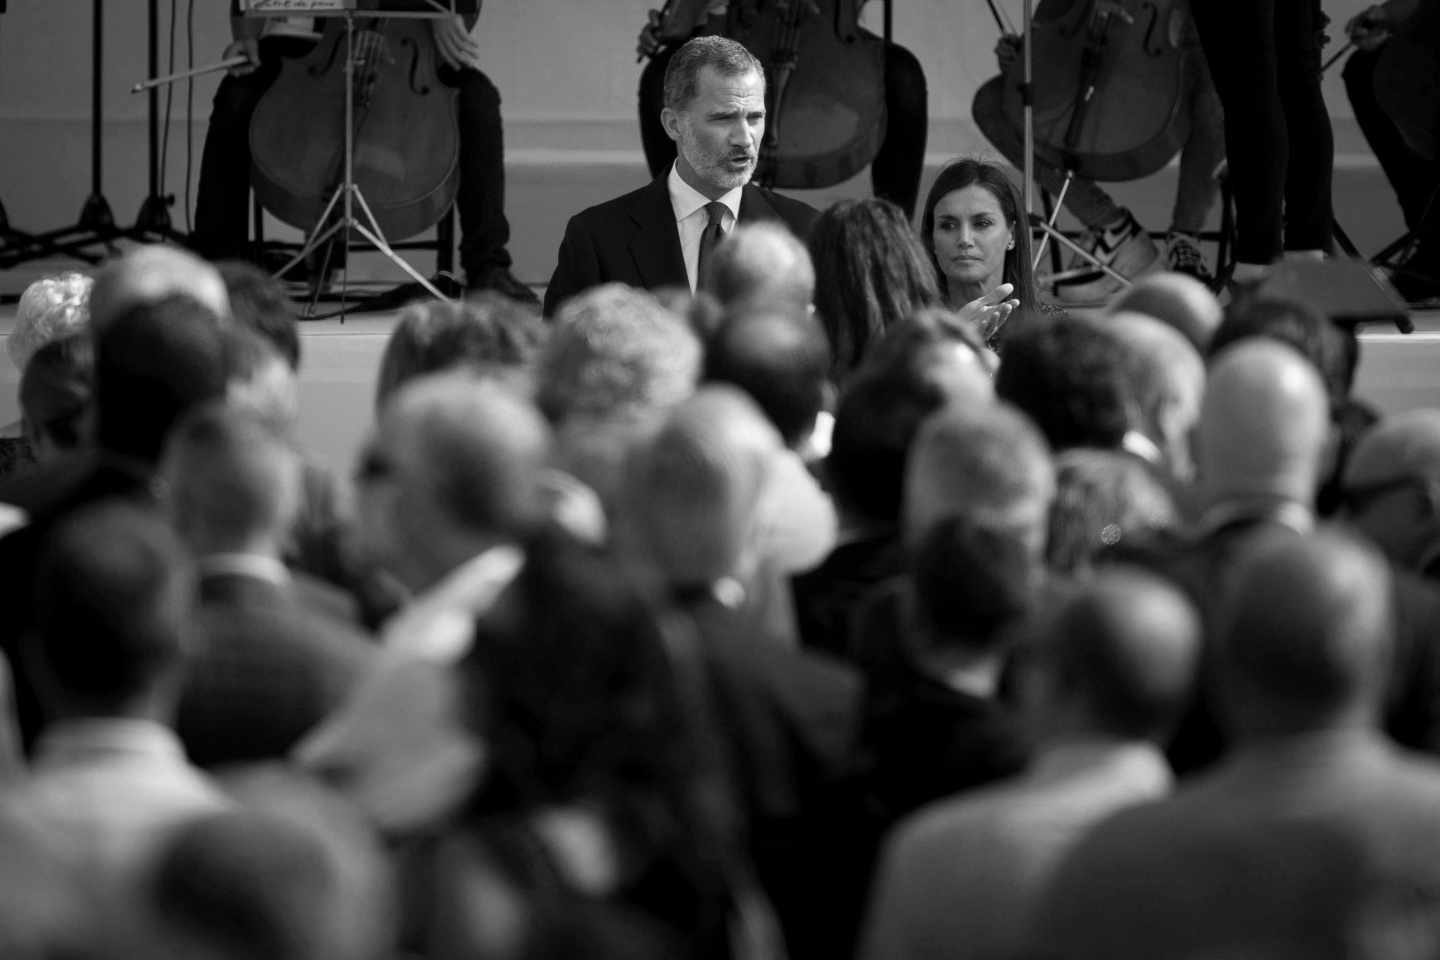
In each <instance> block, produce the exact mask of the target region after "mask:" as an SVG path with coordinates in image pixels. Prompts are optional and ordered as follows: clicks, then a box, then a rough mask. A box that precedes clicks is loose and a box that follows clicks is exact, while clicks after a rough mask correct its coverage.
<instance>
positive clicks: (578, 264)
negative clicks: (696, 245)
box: [545, 176, 819, 317]
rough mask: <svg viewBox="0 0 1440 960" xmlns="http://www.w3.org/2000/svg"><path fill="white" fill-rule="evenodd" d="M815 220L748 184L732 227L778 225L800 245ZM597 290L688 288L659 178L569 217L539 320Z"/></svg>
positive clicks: (811, 212)
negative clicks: (576, 297)
mask: <svg viewBox="0 0 1440 960" xmlns="http://www.w3.org/2000/svg"><path fill="white" fill-rule="evenodd" d="M817 216H819V213H818V212H817V211H816V210H815V208H814V207H811V206H810V205H809V204H805V203H801V202H800V201H799V200H791V199H790V198H789V197H782V196H780V195H779V194H778V193H772V192H770V191H769V190H765V189H762V188H760V187H757V186H755V185H754V184H747V185H746V186H745V190H744V192H743V194H742V195H741V198H740V221H739V222H741V223H756V222H759V221H762V220H778V221H781V222H782V223H784V224H785V225H786V226H788V227H789V228H790V229H791V230H792V231H794V232H795V235H796V236H798V237H799V238H800V239H801V240H804V239H805V238H806V237H807V236H808V235H809V233H810V226H811V224H813V223H814V222H815V218H816V217H817ZM602 283H624V284H629V285H630V286H632V287H640V288H642V289H646V290H653V289H655V288H657V287H688V286H689V285H690V281H689V278H688V277H687V276H686V273H685V258H684V254H683V253H682V252H681V250H680V231H679V229H678V228H677V226H676V224H675V209H674V207H672V206H671V204H670V190H669V187H668V186H666V178H665V177H664V176H661V177H657V178H656V179H654V180H652V181H651V182H650V183H649V184H647V185H646V186H643V187H641V188H640V189H639V190H635V191H633V192H631V193H627V194H625V195H624V196H623V197H617V198H616V199H614V200H610V201H607V202H605V203H602V204H599V205H598V206H594V207H590V208H589V209H587V210H582V211H581V212H579V213H577V214H576V215H575V216H573V217H571V218H570V222H569V223H568V224H567V225H566V227H565V239H563V240H562V241H560V257H559V262H558V263H557V264H556V265H555V273H554V274H553V275H552V276H551V277H550V285H549V287H547V288H546V290H545V315H546V316H547V317H548V316H552V315H553V314H554V313H555V310H556V308H557V307H559V306H560V304H562V303H564V302H565V301H566V300H568V299H569V298H570V297H573V296H574V295H575V294H577V293H580V292H581V291H583V290H588V289H589V288H591V287H594V286H598V285H599V284H602Z"/></svg>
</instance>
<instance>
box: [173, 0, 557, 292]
mask: <svg viewBox="0 0 1440 960" xmlns="http://www.w3.org/2000/svg"><path fill="white" fill-rule="evenodd" d="M477 19H478V16H475V15H472V16H468V17H463V18H462V17H453V18H439V19H432V20H431V21H430V25H431V32H432V34H433V36H434V39H435V47H436V50H437V52H438V54H439V59H440V61H441V68H440V76H441V79H442V80H443V81H444V82H445V83H446V84H447V85H448V86H451V87H454V88H455V89H456V90H457V92H458V98H457V102H458V117H459V134H460V158H459V164H460V184H459V192H458V195H457V197H456V201H455V207H456V209H457V211H458V212H459V214H460V232H461V240H460V265H461V267H462V268H464V270H465V279H466V286H467V287H468V288H469V289H470V290H481V289H488V290H495V291H496V292H498V293H502V294H504V295H505V296H507V297H511V298H513V299H515V300H520V301H523V302H528V303H537V302H538V299H537V298H536V296H535V294H534V292H533V291H532V290H531V289H530V288H529V287H527V286H526V285H525V284H523V283H521V282H520V281H519V280H517V279H516V278H515V276H514V275H513V274H512V273H511V272H510V264H511V260H510V253H509V251H508V250H507V249H506V244H508V243H509V241H510V223H509V221H508V220H506V218H505V168H504V143H503V140H502V135H501V125H500V94H499V92H498V91H497V90H496V89H495V85H494V84H493V83H491V82H490V79H489V78H488V77H486V76H485V74H483V73H481V72H480V48H479V45H478V44H477V43H476V41H475V39H474V37H473V35H472V32H473V31H474V29H475V22H476V20H477ZM272 22H276V21H273V20H271V19H266V18H258V17H245V16H242V15H241V13H240V9H239V0H231V3H230V31H231V34H232V36H233V37H234V41H233V42H232V43H231V44H230V45H229V46H228V47H226V48H225V57H226V58H229V57H232V56H238V55H244V56H245V57H247V58H248V59H249V62H248V63H244V64H241V65H240V66H237V67H232V68H231V69H230V71H229V74H228V75H227V76H226V77H225V78H224V79H223V80H221V81H220V86H219V89H217V90H216V91H215V101H214V105H213V107H212V109H211V113H210V126H209V129H208V130H207V132H206V134H205V150H204V153H203V154H202V156H201V160H200V185H199V189H198V191H197V196H196V202H195V234H194V237H193V238H192V244H193V245H194V247H195V249H196V251H197V252H198V253H200V254H201V255H202V256H205V257H207V258H210V259H227V258H244V257H247V256H248V255H249V252H250V250H249V244H248V242H247V240H246V235H247V227H248V223H249V216H250V203H249V185H250V119H251V117H252V115H253V114H254V112H255V107H256V105H257V104H258V103H259V102H260V98H261V97H262V96H263V95H264V94H265V91H266V90H268V89H269V88H270V86H271V84H273V83H274V82H275V80H276V78H277V77H278V76H279V75H280V66H281V64H280V61H281V59H282V58H291V57H303V56H305V55H306V54H307V53H309V52H310V50H311V49H312V48H313V47H314V44H315V42H316V40H317V39H318V38H319V35H318V34H317V33H315V32H314V29H315V26H314V22H313V19H311V18H305V17H300V18H286V19H285V20H282V21H278V23H279V24H280V25H279V27H278V28H271V29H266V26H265V25H266V24H269V23H272Z"/></svg>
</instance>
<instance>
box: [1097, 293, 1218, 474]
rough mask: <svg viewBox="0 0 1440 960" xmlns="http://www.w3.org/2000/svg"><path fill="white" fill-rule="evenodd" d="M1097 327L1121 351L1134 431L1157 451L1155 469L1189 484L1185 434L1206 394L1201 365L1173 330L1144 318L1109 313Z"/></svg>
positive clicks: (1190, 465)
mask: <svg viewBox="0 0 1440 960" xmlns="http://www.w3.org/2000/svg"><path fill="white" fill-rule="evenodd" d="M1102 323H1103V324H1104V326H1105V327H1106V329H1108V330H1109V331H1110V332H1111V333H1112V334H1114V335H1115V336H1116V337H1117V338H1119V340H1120V343H1121V344H1122V347H1123V358H1124V361H1125V370H1126V373H1127V375H1128V379H1129V381H1130V390H1131V394H1132V395H1133V396H1134V398H1135V407H1136V413H1138V415H1139V417H1138V420H1137V422H1136V428H1137V430H1138V431H1139V432H1140V433H1141V434H1143V435H1144V436H1145V437H1146V438H1147V439H1148V440H1149V441H1150V442H1151V443H1153V444H1154V445H1155V447H1156V448H1157V450H1158V451H1159V453H1160V457H1161V459H1160V465H1161V466H1163V467H1164V468H1165V469H1166V470H1167V471H1168V472H1169V473H1170V474H1171V475H1172V476H1174V477H1175V478H1176V479H1177V480H1181V481H1188V480H1189V479H1190V478H1191V476H1192V475H1193V474H1194V472H1195V464H1194V460H1193V457H1192V455H1191V452H1190V432H1191V431H1192V430H1193V429H1194V427H1195V421H1196V420H1197V419H1198V418H1199V416H1200V398H1201V397H1203V396H1204V395H1205V361H1204V360H1203V359H1201V357H1200V354H1199V353H1197V352H1196V351H1195V348H1194V347H1193V346H1191V344H1190V341H1188V340H1186V339H1185V337H1184V336H1183V335H1181V334H1180V333H1179V332H1178V331H1176V330H1175V329H1174V328H1172V327H1168V326H1166V325H1165V324H1164V323H1161V322H1160V321H1159V320H1156V319H1154V318H1153V317H1149V316H1146V315H1145V314H1140V313H1128V312H1119V313H1113V314H1111V315H1109V316H1107V317H1105V318H1104V320H1103V321H1102Z"/></svg>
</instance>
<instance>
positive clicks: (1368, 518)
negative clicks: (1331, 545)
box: [1340, 409, 1440, 570]
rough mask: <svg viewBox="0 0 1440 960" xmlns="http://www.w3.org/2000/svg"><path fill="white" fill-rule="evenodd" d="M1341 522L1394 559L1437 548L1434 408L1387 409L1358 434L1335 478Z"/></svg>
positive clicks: (1415, 564) (1411, 564) (1439, 469)
mask: <svg viewBox="0 0 1440 960" xmlns="http://www.w3.org/2000/svg"><path fill="white" fill-rule="evenodd" d="M1340 489H1341V497H1342V498H1343V502H1344V507H1345V519H1346V522H1347V523H1349V524H1350V525H1351V526H1353V527H1354V528H1355V529H1357V530H1359V531H1360V532H1361V533H1363V534H1364V535H1365V536H1367V537H1369V538H1370V539H1371V540H1372V541H1374V542H1375V544H1376V546H1378V547H1379V548H1380V549H1381V550H1383V551H1384V552H1385V555H1386V556H1387V557H1389V558H1390V560H1391V561H1392V562H1394V563H1395V564H1397V565H1399V566H1401V567H1405V568H1407V569H1411V570H1424V569H1427V568H1428V567H1430V566H1431V564H1432V563H1433V562H1434V561H1435V560H1436V558H1437V553H1440V410H1435V409H1419V410H1406V411H1404V412H1402V413H1396V414H1392V415H1391V416H1388V417H1386V418H1385V419H1383V420H1381V421H1380V422H1379V423H1377V424H1375V425H1374V426H1373V427H1371V428H1370V429H1369V430H1368V431H1366V432H1365V433H1364V434H1362V435H1361V437H1360V441H1359V443H1357V444H1356V445H1355V447H1354V449H1353V450H1351V452H1350V458H1349V460H1348V462H1347V463H1346V465H1345V473H1344V476H1343V477H1342V479H1341V482H1340Z"/></svg>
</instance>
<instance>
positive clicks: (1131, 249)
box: [971, 2, 1225, 303]
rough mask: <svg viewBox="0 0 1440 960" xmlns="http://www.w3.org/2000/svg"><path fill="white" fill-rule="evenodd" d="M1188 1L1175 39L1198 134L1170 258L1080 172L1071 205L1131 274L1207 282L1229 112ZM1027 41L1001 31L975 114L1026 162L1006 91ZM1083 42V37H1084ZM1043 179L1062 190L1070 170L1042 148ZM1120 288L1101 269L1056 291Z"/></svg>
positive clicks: (1176, 15) (1111, 262)
mask: <svg viewBox="0 0 1440 960" xmlns="http://www.w3.org/2000/svg"><path fill="white" fill-rule="evenodd" d="M1188 7H1189V5H1188V4H1186V3H1183V2H1180V3H1177V4H1176V5H1175V6H1174V7H1173V8H1172V12H1173V15H1172V17H1171V20H1170V23H1169V24H1168V27H1169V30H1170V32H1171V36H1172V38H1173V40H1174V42H1175V45H1176V46H1177V47H1179V48H1180V50H1181V54H1180V56H1181V60H1180V63H1181V70H1182V77H1183V91H1182V94H1181V97H1182V104H1181V109H1182V110H1184V111H1186V112H1188V114H1189V120H1190V133H1189V136H1188V138H1187V139H1186V140H1185V142H1184V144H1183V145H1182V146H1181V148H1180V176H1179V180H1178V181H1177V182H1176V184H1175V205H1174V207H1173V208H1172V212H1171V215H1170V230H1169V233H1168V234H1167V235H1166V238H1165V251H1164V261H1163V262H1162V261H1161V251H1160V250H1159V249H1158V248H1157V247H1156V244H1155V242H1154V241H1153V240H1152V239H1151V238H1150V234H1149V233H1148V232H1147V231H1146V230H1145V228H1144V227H1142V226H1141V224H1140V223H1139V221H1137V220H1136V219H1135V216H1134V215H1133V214H1132V213H1131V212H1130V211H1129V210H1128V209H1126V208H1125V207H1122V206H1120V205H1119V204H1118V203H1116V202H1115V200H1114V199H1113V198H1111V196H1110V195H1109V194H1108V193H1106V192H1105V191H1104V190H1102V189H1101V188H1100V186H1099V185H1098V184H1096V183H1095V182H1094V181H1093V180H1087V179H1084V178H1082V177H1078V176H1077V177H1075V178H1073V179H1072V180H1071V182H1070V187H1069V190H1068V191H1066V193H1065V208H1066V209H1067V210H1069V211H1070V213H1071V214H1072V215H1073V216H1074V217H1075V218H1076V219H1077V220H1079V221H1080V223H1081V225H1082V226H1084V228H1085V231H1086V236H1085V238H1083V239H1082V240H1081V246H1083V247H1084V248H1085V249H1086V250H1087V251H1088V252H1089V253H1090V255H1091V256H1092V257H1094V258H1095V259H1096V260H1098V261H1100V262H1102V263H1104V264H1106V265H1107V266H1109V267H1111V268H1112V269H1113V270H1115V271H1116V272H1117V273H1119V274H1121V275H1122V276H1125V277H1131V278H1133V277H1135V276H1138V275H1139V274H1141V273H1144V272H1146V271H1147V270H1150V269H1152V268H1154V267H1156V266H1161V267H1163V268H1165V269H1169V270H1174V271H1177V272H1179V273H1187V274H1189V275H1191V276H1193V277H1196V278H1197V279H1199V280H1202V281H1205V282H1207V283H1208V282H1210V281H1211V280H1213V277H1212V276H1211V273H1210V270H1209V268H1208V266H1207V265H1206V263H1205V255H1204V253H1203V252H1201V249H1200V238H1199V235H1200V232H1201V231H1202V230H1204V229H1205V221H1206V220H1207V219H1208V218H1209V216H1210V211H1211V210H1213V209H1214V208H1215V202H1216V200H1217V199H1218V198H1219V196H1220V186H1219V183H1218V181H1217V180H1216V178H1215V172H1216V170H1217V169H1218V168H1219V167H1220V165H1221V163H1223V162H1224V160H1225V127H1224V113H1223V112H1222V110H1221V108H1220V99H1219V97H1218V96H1217V95H1216V93H1215V85H1214V83H1213V82H1212V81H1211V79H1210V71H1209V69H1208V67H1207V64H1206V62H1205V55H1204V53H1203V52H1202V51H1201V50H1200V48H1199V44H1198V39H1197V38H1196V35H1195V30H1194V23H1193V21H1192V20H1191V17H1190V12H1189V9H1188ZM1022 42H1023V41H1022V38H1021V37H1019V36H1017V35H1015V34H1013V33H1006V34H1003V35H1002V36H1001V37H1000V41H999V43H998V44H996V47H995V54H996V57H997V58H998V60H999V62H1000V71H1001V76H998V77H995V78H993V79H991V80H989V81H988V82H986V83H985V84H984V85H982V86H981V87H980V89H979V90H978V91H976V93H975V100H974V103H973V105H972V107H971V113H972V115H973V116H974V118H975V124H976V126H978V127H979V128H980V130H981V132H983V133H984V134H985V136H986V137H987V138H989V140H990V142H991V143H992V144H994V145H995V148H996V149H997V150H999V151H1000V152H1001V154H1002V155H1004V157H1005V159H1007V160H1009V161H1010V163H1012V164H1013V165H1015V166H1016V167H1022V168H1023V164H1024V159H1025V158H1024V152H1025V141H1024V132H1023V128H1022V127H1021V118H1020V117H1019V116H1014V115H1011V114H1010V113H1009V112H1007V111H1006V109H1005V98H1004V88H1005V74H1006V73H1007V72H1009V71H1010V70H1011V69H1013V68H1014V65H1015V64H1016V62H1017V61H1018V60H1019V59H1020V55H1021V53H1022V52H1023V47H1022ZM1076 42H1077V43H1078V42H1080V41H1079V39H1077V41H1076ZM1035 178H1036V180H1038V181H1039V183H1040V186H1041V187H1043V188H1044V189H1045V190H1047V191H1048V192H1050V193H1051V194H1058V193H1059V192H1060V188H1061V186H1062V185H1063V184H1064V182H1065V171H1064V170H1063V169H1062V168H1061V167H1059V166H1057V165H1055V164H1053V163H1048V162H1046V160H1045V158H1043V157H1041V156H1039V155H1037V156H1036V157H1035ZM1081 262H1083V261H1078V262H1077V264H1076V265H1079V263H1081ZM1119 287H1120V282H1119V281H1118V280H1115V279H1114V278H1113V277H1111V276H1110V275H1108V274H1106V273H1104V272H1103V271H1100V270H1094V271H1086V272H1085V273H1083V274H1080V275H1079V276H1076V277H1075V278H1073V279H1070V280H1063V281H1061V282H1059V283H1057V284H1056V289H1055V295H1056V298H1057V299H1059V300H1061V301H1062V302H1075V303H1078V302H1087V301H1095V300H1103V299H1105V298H1106V297H1109V296H1110V295H1111V294H1113V293H1115V292H1116V291H1117V290H1118V289H1119Z"/></svg>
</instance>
